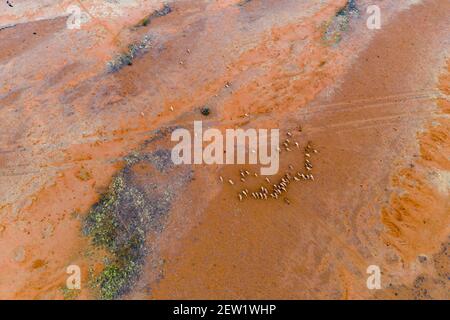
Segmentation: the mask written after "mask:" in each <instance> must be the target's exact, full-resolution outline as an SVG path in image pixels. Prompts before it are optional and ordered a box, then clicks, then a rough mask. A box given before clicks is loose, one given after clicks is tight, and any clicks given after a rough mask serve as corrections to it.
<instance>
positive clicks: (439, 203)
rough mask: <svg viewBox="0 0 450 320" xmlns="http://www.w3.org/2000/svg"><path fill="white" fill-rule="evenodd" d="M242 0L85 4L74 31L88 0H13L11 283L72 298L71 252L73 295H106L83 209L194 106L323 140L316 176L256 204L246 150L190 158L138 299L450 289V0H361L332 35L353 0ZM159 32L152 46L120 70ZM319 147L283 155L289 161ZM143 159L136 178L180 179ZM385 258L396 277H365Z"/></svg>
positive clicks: (24, 291)
mask: <svg viewBox="0 0 450 320" xmlns="http://www.w3.org/2000/svg"><path fill="white" fill-rule="evenodd" d="M238 2H239V1H210V2H207V1H192V0H191V1H174V2H171V3H170V5H171V7H172V9H173V12H171V13H170V14H168V15H167V16H164V17H159V18H157V19H154V20H152V21H151V23H150V24H149V25H147V26H142V27H138V28H135V27H133V26H135V25H136V24H137V23H138V22H139V21H140V20H141V19H142V18H143V17H145V16H147V15H149V14H150V13H151V12H153V10H155V9H157V8H160V7H161V3H160V1H138V0H136V1H130V2H127V5H122V4H114V1H111V2H106V1H83V2H82V7H83V10H85V11H87V12H89V14H90V20H89V21H88V22H87V23H85V24H83V25H82V28H81V29H79V30H77V29H74V30H70V29H67V28H66V20H67V13H66V12H65V8H66V7H67V6H68V5H69V4H78V5H81V3H80V2H77V1H59V2H58V1H51V0H47V1H42V5H41V6H39V5H37V3H38V2H35V1H31V0H26V1H19V0H16V1H13V3H14V8H9V7H7V5H6V4H4V3H1V4H0V5H1V6H2V14H1V15H0V29H1V30H0V46H1V50H0V75H1V77H0V80H1V86H0V119H2V125H1V126H0V136H1V138H2V139H1V144H0V270H1V273H0V298H2V299H62V298H64V297H65V296H64V290H63V289H62V288H64V286H65V281H66V277H67V274H66V272H65V271H66V267H67V266H68V265H71V264H77V265H80V266H81V269H82V290H81V292H80V293H79V294H77V295H76V298H79V299H93V298H96V293H95V292H94V291H93V290H91V289H90V287H89V286H88V285H84V284H87V283H88V282H89V274H90V273H92V272H94V273H95V272H99V271H101V269H102V267H103V266H102V262H101V260H102V255H103V253H102V252H101V251H99V250H97V249H95V248H94V247H93V246H92V244H91V243H90V240H89V238H86V237H84V236H83V235H82V232H81V225H82V221H83V218H84V217H85V216H86V215H87V214H88V212H89V209H90V208H91V206H92V205H93V204H95V203H96V202H97V201H98V199H99V196H100V195H101V194H102V193H103V192H105V190H106V189H107V187H108V185H109V184H110V182H111V179H112V177H113V176H114V175H115V174H116V173H117V172H118V171H120V170H121V169H122V168H123V166H124V157H125V156H127V155H129V154H131V153H132V152H134V151H136V150H142V149H149V150H150V149H151V150H155V149H157V148H159V147H165V148H170V147H171V146H172V145H173V143H171V142H170V135H165V136H163V137H162V138H161V137H160V138H158V139H152V138H153V137H155V135H156V134H157V132H158V130H159V129H163V128H166V127H169V126H174V125H178V126H186V127H188V128H189V127H191V126H192V121H193V120H203V121H204V126H205V127H217V128H220V129H225V128H238V127H241V128H280V129H281V134H282V137H285V135H286V132H287V131H291V132H292V133H293V134H294V137H293V139H295V140H296V141H299V143H300V145H301V146H303V145H305V144H306V142H307V141H309V140H310V141H312V143H313V144H314V146H315V147H316V148H317V149H318V150H319V152H318V154H317V155H314V161H313V164H314V169H313V170H314V176H315V181H313V182H302V183H299V184H296V185H294V186H292V187H291V189H290V190H289V194H288V196H287V197H288V198H289V200H290V204H289V205H288V204H286V203H284V202H283V201H275V200H271V201H255V200H252V201H251V200H247V201H243V202H239V201H238V199H237V196H236V195H237V192H238V191H239V190H241V189H242V188H244V184H243V183H241V182H239V179H238V177H239V175H238V170H239V169H240V168H243V166H216V165H214V166H207V165H197V166H192V168H191V169H192V170H193V176H194V179H193V180H192V181H191V182H190V183H188V184H186V185H183V186H182V188H181V189H180V188H178V189H176V190H177V191H176V192H177V197H176V199H175V200H174V201H173V203H172V204H171V209H170V211H169V213H168V214H167V215H166V217H165V219H164V221H163V225H162V229H161V230H159V231H155V232H150V233H149V235H148V241H147V247H148V249H149V250H148V252H149V253H148V255H147V256H146V262H145V264H144V266H143V272H142V274H141V275H140V278H139V279H138V281H137V282H136V283H135V284H134V286H133V288H132V290H131V292H130V293H128V294H126V295H125V296H123V298H126V299H138V298H144V299H173V298H178V299H189V298H200V299H212V298H224V299H238V298H248V299H267V298H273V299H278V298H279V299H298V298H305V299H317V298H331V299H360V298H375V299H384V298H392V299H412V298H420V299H448V298H450V296H449V282H448V276H449V271H450V269H449V260H448V246H449V235H450V228H449V225H450V224H449V222H450V214H449V213H450V203H449V197H448V195H449V187H450V172H449V170H450V161H449V137H448V135H449V127H450V122H449V120H448V114H449V111H450V102H449V100H448V95H449V94H450V89H449V84H450V62H449V60H448V59H449V57H448V50H449V47H450V43H449V41H448V34H450V25H449V23H448V21H449V18H450V17H449V13H450V3H449V2H448V1H439V0H424V1H422V2H420V1H393V0H391V1H388V0H384V1H378V2H377V3H378V4H379V5H380V7H381V10H382V27H381V29H380V30H369V29H367V28H366V17H367V15H366V14H365V8H366V7H367V5H368V4H370V3H369V1H357V4H358V6H359V8H360V16H359V17H358V18H355V19H352V21H351V22H350V25H349V28H348V29H347V30H345V31H343V32H342V40H341V41H340V42H338V43H329V42H328V41H325V40H324V38H323V32H324V25H325V24H326V23H327V22H328V21H331V20H332V19H333V17H334V16H335V14H336V12H337V11H338V10H339V9H340V8H341V7H342V6H344V5H345V3H346V1H338V0H333V1H331V0H330V1H294V0H277V1H275V0H268V1H258V0H253V1H250V2H248V3H245V5H238ZM39 3H41V2H39ZM105 6H106V7H105ZM1 26H8V27H7V28H2V27H1ZM144 35H150V37H151V48H150V50H149V51H148V52H147V53H146V54H144V55H143V56H141V57H138V58H136V59H135V60H134V61H133V64H132V65H131V66H126V67H124V68H123V69H121V70H120V71H118V72H116V73H107V71H106V63H107V62H108V61H110V60H111V59H113V58H114V56H115V55H116V54H118V53H119V52H121V51H123V50H125V49H126V48H127V46H128V44H130V43H132V42H135V41H137V40H139V39H142V37H143V36H144ZM227 82H228V83H229V84H230V85H229V86H225V84H226V83H227ZM203 105H208V106H209V107H210V108H211V115H209V116H208V117H204V116H202V115H201V114H200V112H199V107H200V106H203ZM171 107H172V109H173V111H172V110H171ZM245 114H248V116H245ZM299 125H301V127H302V131H301V132H299V131H298V130H296V128H298V126H299ZM146 141H147V142H146ZM299 159H300V160H299ZM302 162H303V158H302V156H300V153H299V151H296V150H294V151H293V152H282V154H281V165H280V175H281V174H284V172H286V171H288V170H289V168H288V165H289V164H294V165H295V166H297V167H300V166H301V165H302ZM244 167H245V168H248V169H249V170H253V171H255V170H256V169H257V168H253V167H251V166H244ZM132 172H133V176H134V177H135V180H136V184H137V185H142V186H145V185H146V184H148V183H150V182H152V183H154V182H156V183H160V185H161V186H164V188H165V187H166V186H167V188H171V185H172V184H174V183H175V181H171V180H170V179H168V178H167V176H165V175H162V174H158V173H156V172H155V169H154V168H152V167H149V166H144V165H140V166H139V165H136V166H134V167H132ZM220 175H221V176H223V177H225V180H228V179H230V178H231V179H234V180H235V181H236V183H235V185H234V186H231V185H229V184H227V183H221V182H220V181H219V178H218V177H219V176H220ZM263 181H264V180H263V179H262V178H260V177H258V178H256V177H255V178H251V179H247V181H246V182H245V187H246V188H249V189H251V188H253V189H254V188H257V187H258V186H260V185H261V184H263V183H264V182H263ZM419 256H420V257H421V259H419ZM373 264H374V265H378V266H380V268H381V270H382V289H381V290H368V289H367V287H366V279H367V277H368V275H367V274H366V269H367V267H368V266H369V265H373ZM66 298H67V297H66Z"/></svg>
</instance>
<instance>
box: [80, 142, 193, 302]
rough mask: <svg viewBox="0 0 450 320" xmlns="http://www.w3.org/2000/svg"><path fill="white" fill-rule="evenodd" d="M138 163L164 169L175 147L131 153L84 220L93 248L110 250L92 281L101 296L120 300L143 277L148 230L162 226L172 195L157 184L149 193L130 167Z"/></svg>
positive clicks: (84, 227) (169, 163) (169, 164)
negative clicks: (159, 189)
mask: <svg viewBox="0 0 450 320" xmlns="http://www.w3.org/2000/svg"><path fill="white" fill-rule="evenodd" d="M139 162H148V163H151V164H152V165H153V166H154V167H155V168H157V169H158V170H159V171H160V172H165V171H166V170H167V169H169V168H171V164H172V163H171V160H170V150H166V149H161V150H156V151H154V152H152V153H148V154H147V153H144V154H140V153H137V152H135V153H132V154H130V155H129V156H128V157H127V158H126V163H127V165H126V166H125V168H123V169H122V170H121V171H120V172H119V173H118V174H117V175H116V176H115V177H114V178H113V180H112V182H111V184H110V186H109V188H108V190H107V191H106V192H105V193H104V194H103V195H102V196H101V198H100V200H99V201H98V202H97V203H96V204H95V205H94V206H93V207H92V208H91V210H90V212H89V214H88V216H87V217H86V219H85V221H84V226H83V232H84V234H85V235H87V236H90V237H91V239H92V243H93V245H94V246H96V247H97V248H103V249H105V250H106V251H107V252H106V259H104V261H103V264H104V269H103V271H102V272H101V273H100V274H97V275H95V276H94V277H93V279H92V280H91V285H92V287H93V289H94V290H97V291H98V294H99V296H100V298H102V299H117V298H120V297H121V296H122V295H123V294H125V293H127V292H128V291H129V290H130V289H131V287H132V285H133V284H134V283H135V281H136V280H137V279H138V277H139V275H140V273H141V269H142V265H143V263H144V257H145V255H146V254H147V251H146V246H145V241H146V237H147V234H148V232H149V231H150V230H154V231H160V230H161V228H162V223H161V221H162V220H161V218H162V217H163V216H164V214H165V213H167V212H168V210H169V208H170V203H171V199H172V197H173V194H172V193H171V191H169V190H167V189H164V190H161V191H157V190H156V185H154V186H150V187H149V190H151V192H149V190H147V191H145V190H143V189H142V187H139V186H137V185H136V184H135V183H134V182H133V173H132V169H131V167H132V166H134V165H136V164H137V163H139ZM186 179H188V178H186Z"/></svg>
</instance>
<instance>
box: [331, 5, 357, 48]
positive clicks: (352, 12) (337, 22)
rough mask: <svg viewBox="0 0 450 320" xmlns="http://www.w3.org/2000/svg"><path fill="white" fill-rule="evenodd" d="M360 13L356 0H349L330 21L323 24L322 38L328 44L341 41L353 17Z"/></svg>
mask: <svg viewBox="0 0 450 320" xmlns="http://www.w3.org/2000/svg"><path fill="white" fill-rule="evenodd" d="M358 15H359V10H358V7H357V5H356V1H355V0H349V1H347V4H346V5H345V6H344V7H342V8H341V9H340V10H339V11H338V12H337V13H336V15H335V16H334V17H333V19H331V20H330V21H327V22H324V23H323V24H322V30H323V31H322V33H323V36H322V40H323V41H324V43H325V44H326V45H335V44H338V43H339V42H341V40H342V33H343V32H345V31H347V30H348V28H349V25H350V20H351V18H352V17H356V16H358Z"/></svg>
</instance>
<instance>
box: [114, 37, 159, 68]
mask: <svg viewBox="0 0 450 320" xmlns="http://www.w3.org/2000/svg"><path fill="white" fill-rule="evenodd" d="M150 42H151V40H150V37H149V36H145V37H144V38H143V39H142V40H141V41H140V42H139V43H133V44H130V45H129V46H128V50H127V51H126V52H123V53H121V54H119V55H118V56H116V58H114V59H113V60H112V61H110V62H108V71H109V72H117V71H119V70H120V69H122V68H123V67H125V66H127V65H128V66H131V65H132V64H133V60H134V59H135V58H136V57H138V56H140V55H141V54H143V53H144V52H146V51H147V49H148V48H149V47H150Z"/></svg>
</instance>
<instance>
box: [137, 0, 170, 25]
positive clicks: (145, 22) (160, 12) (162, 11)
mask: <svg viewBox="0 0 450 320" xmlns="http://www.w3.org/2000/svg"><path fill="white" fill-rule="evenodd" d="M171 12H172V8H171V7H170V6H169V5H168V4H164V6H163V8H162V9H160V10H155V11H153V13H152V14H150V15H148V16H147V17H145V18H144V19H142V20H141V21H139V23H138V24H137V25H136V27H146V26H148V25H149V24H150V23H151V21H152V20H153V19H155V18H159V17H163V16H165V15H168V14H169V13H171Z"/></svg>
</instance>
